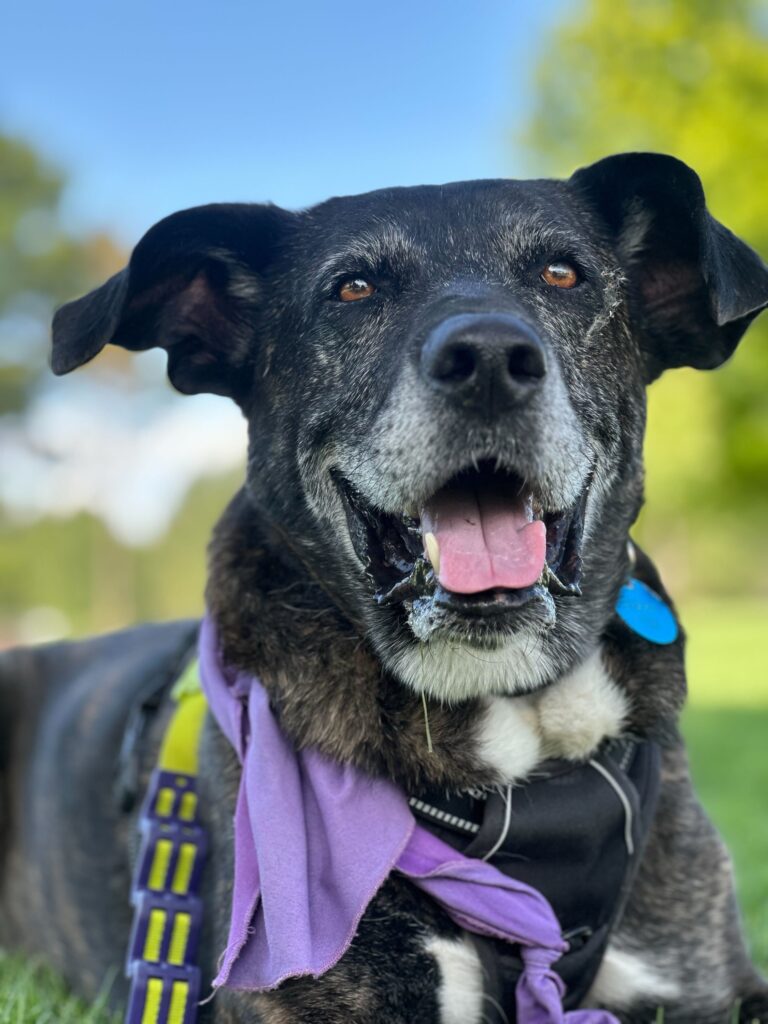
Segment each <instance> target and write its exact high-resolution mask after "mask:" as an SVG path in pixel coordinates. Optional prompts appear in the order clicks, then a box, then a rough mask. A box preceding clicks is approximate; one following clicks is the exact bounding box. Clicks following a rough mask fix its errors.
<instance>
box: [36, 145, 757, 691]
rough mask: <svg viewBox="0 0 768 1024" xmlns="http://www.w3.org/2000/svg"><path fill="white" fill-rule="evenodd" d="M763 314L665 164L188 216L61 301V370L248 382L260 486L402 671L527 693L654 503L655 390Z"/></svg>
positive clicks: (547, 674)
mask: <svg viewBox="0 0 768 1024" xmlns="http://www.w3.org/2000/svg"><path fill="white" fill-rule="evenodd" d="M766 304H768V271H766V268H765V266H764V265H763V264H762V262H761V261H760V259H759V258H758V257H757V256H756V255H755V254H754V253H753V252H752V251H751V250H750V249H749V248H748V247H747V246H746V245H744V244H743V243H742V242H740V241H739V240H738V239H736V238H734V236H733V235H731V234H730V233H729V232H727V231H726V230H725V229H724V228H723V227H722V226H721V225H719V224H718V223H717V222H716V221H714V220H713V219H712V218H711V217H710V216H709V214H708V213H707V212H706V209H705V206H704V200H703V195H702V192H701V186H700V183H699V181H698V178H696V176H695V175H694V174H693V172H692V171H690V170H689V169H688V168H686V167H685V166H684V165H683V164H680V163H679V162H678V161H676V160H674V159H672V158H669V157H661V156H656V155H652V154H636V155H627V156H622V157H614V158H610V159H608V160H604V161H601V162H600V163H599V164H596V165H593V166H592V167H589V168H586V169H584V170H582V171H579V172H577V173H576V174H575V175H574V176H573V177H572V178H571V179H569V180H568V181H564V182H561V181H528V182H514V181H479V182H467V183H460V184H453V185H447V186H433V187H423V188H409V189H391V190H386V191H382V192H375V193H371V194H368V195H362V196H353V197H348V198H342V199H333V200H330V201H329V202H327V203H324V204H322V205H320V206H317V207H315V208H313V209H311V210H308V211H306V212H302V213H297V214H294V213H288V212H286V211H284V210H280V209H278V208H275V207H264V206H211V207H201V208H198V209H195V210H189V211H185V212H182V213H179V214H175V215H173V216H172V217H170V218H167V219H166V220H165V221H162V222H161V223H160V224H159V225H157V226H156V227H155V228H153V229H152V230H151V231H150V232H149V233H148V234H147V235H146V236H145V237H144V239H143V240H142V241H141V242H140V243H139V245H138V246H137V248H136V250H135V251H134V254H133V256H132V259H131V263H130V266H129V267H128V268H127V269H126V270H125V271H123V272H122V273H121V274H119V275H117V276H116V277H115V278H113V279H112V280H111V281H110V282H108V283H107V284H106V285H104V286H103V287H102V288H101V289H99V290H98V291H96V292H94V293H92V294H91V295H90V296H86V297H85V298H84V299H81V300H79V301H78V302H75V303H72V304H70V305H69V306H66V307H64V308H63V309H62V310H61V311H60V312H59V314H58V315H57V321H56V323H55V332H54V357H53V366H54V370H55V371H56V372H61V373H63V372H67V371H68V370H70V369H72V368H73V367H74V366H77V365H80V364H81V363H82V362H84V361H86V360H87V359H90V358H91V357H92V356H94V355H95V354H96V353H97V352H98V351H99V350H100V349H101V348H102V347H103V345H104V344H105V343H107V342H112V343H115V344H120V345H123V346H125V347H127V348H131V349H144V348H148V347H150V346H153V345H162V346H163V347H165V348H166V349H167V350H168V353H169V364H168V366H169V375H170V377H171V380H172V381H173V383H174V384H175V385H176V386H177V387H178V388H179V390H182V391H186V392H192V391H214V392H217V393H223V394H228V395H231V396H232V397H233V398H234V399H235V400H236V401H237V402H238V404H239V405H240V406H241V408H242V409H243V411H244V413H245V415H246V417H247V419H248V423H249V434H250V447H249V460H248V477H247V489H248V492H249V495H250V497H251V499H252V501H253V503H254V506H255V508H256V509H258V512H259V513H260V514H261V515H263V516H265V517H267V518H268V519H269V520H270V522H271V523H272V524H273V526H274V527H275V528H276V530H277V534H278V535H279V536H280V537H281V539H282V543H284V544H285V545H286V547H287V548H289V549H290V550H291V552H292V553H293V554H295V555H298V557H299V558H300V559H301V560H302V561H303V562H304V564H305V565H306V566H307V567H308V568H309V570H310V571H311V572H312V574H313V575H314V576H315V578H316V579H319V580H320V581H321V582H322V583H323V584H324V586H325V587H326V589H327V590H328V591H329V593H331V595H333V596H334V598H335V599H336V600H337V601H338V602H339V603H340V604H342V605H343V607H344V608H345V609H346V611H347V612H348V614H350V615H351V616H352V617H353V618H354V619H356V620H357V621H358V622H359V623H361V624H362V626H363V627H364V628H365V630H366V631H367V633H368V635H369V637H370V639H371V642H372V643H373V645H374V646H375V647H376V649H377V651H378V653H379V655H380V657H381V658H382V661H383V662H384V664H385V665H386V666H387V667H388V668H389V669H390V670H391V671H393V672H394V673H395V674H396V675H397V676H398V677H399V678H400V679H401V680H402V681H404V682H406V683H408V684H410V685H412V686H414V687H416V688H419V689H424V690H428V691H430V692H431V693H433V694H434V695H435V696H438V697H440V698H441V699H445V700H458V699H462V698H465V697H467V696H471V695H476V694H479V693H487V692H523V691H526V690H531V689H534V688H536V687H539V686H542V685H544V684H546V683H547V682H549V681H551V680H552V679H554V678H556V677H557V676H558V675H560V674H561V673H562V672H563V671H564V670H565V669H566V668H568V667H569V666H570V665H571V664H573V663H574V661H575V660H576V659H577V658H578V657H580V656H583V655H584V654H585V653H586V652H587V650H588V649H589V648H590V646H592V645H593V644H594V643H595V640H596V638H597V636H598V635H599V632H600V630H601V628H602V627H603V625H604V623H605V621H606V618H607V617H608V615H609V614H610V611H611V608H612V605H613V601H614V599H615V595H616V592H617V590H618V587H619V586H620V584H621V582H622V580H623V578H624V576H625V574H626V555H625V548H626V538H627V530H628V528H629V526H630V524H631V523H632V521H633V520H634V517H635V516H636V514H637V511H638V508H639V505H640V501H641V493H642V458H641V455H642V436H643V427H644V410H645V402H644V389H645V385H646V384H647V383H648V382H649V381H650V380H652V379H653V378H654V377H656V376H658V374H659V373H660V372H662V371H663V370H664V369H666V368H668V367H671V366H680V365H692V366H698V367H702V368H709V367H714V366H717V365H719V363H721V362H722V361H723V360H724V359H725V358H727V357H728V356H729V355H730V353H731V352H732V351H733V349H734V348H735V346H736V344H737V342H738V339H739V338H740V336H741V334H742V333H743V332H744V330H745V329H746V327H747V326H748V324H749V322H750V321H751V319H752V318H753V317H754V316H755V315H756V313H757V312H758V311H759V310H760V309H761V308H764V307H765V305H766Z"/></svg>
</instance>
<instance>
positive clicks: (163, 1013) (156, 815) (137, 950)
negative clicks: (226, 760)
mask: <svg viewBox="0 0 768 1024" xmlns="http://www.w3.org/2000/svg"><path fill="white" fill-rule="evenodd" d="M172 698H173V700H174V702H175V707H174V710H173V713H172V715H171V719H170V722H169V724H168V726H167V728H166V731H165V735H164V738H163V742H162V746H161V748H160V754H159V756H158V761H157V767H156V768H155V769H154V771H153V772H152V776H151V778H150V782H149V787H148V790H147V796H146V799H145V801H144V804H143V806H142V809H141V814H140V818H139V830H140V834H141V845H140V849H139V855H138V858H137V860H136V866H135V871H134V876H133V883H132V886H131V903H132V905H133V908H134V913H133V927H132V929H131V939H130V943H129V946H128V957H127V962H126V974H127V976H128V978H129V980H130V983H131V985H130V996H129V1000H128V1009H127V1011H126V1015H125V1024H194V1022H195V1020H196V1019H197V1005H198V999H199V996H200V977H201V974H200V968H199V967H198V966H197V950H198V946H199V942H200V932H201V928H202V917H203V907H202V902H201V900H200V897H199V889H200V880H201V876H202V869H203V863H204V860H205V854H206V850H207V841H206V833H205V830H204V828H203V827H202V826H201V825H200V823H199V818H198V806H197V768H198V746H199V739H200V732H201V729H202V726H203V721H204V719H205V713H206V708H207V704H206V700H205V697H204V695H203V693H202V691H201V689H200V680H199V676H198V670H197V661H196V660H194V661H192V662H191V664H190V665H189V666H188V667H187V669H186V670H185V671H184V673H183V674H182V675H181V677H180V678H179V680H178V681H177V683H176V684H175V685H174V687H173V690H172Z"/></svg>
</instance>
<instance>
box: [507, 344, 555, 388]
mask: <svg viewBox="0 0 768 1024" xmlns="http://www.w3.org/2000/svg"><path fill="white" fill-rule="evenodd" d="M507 371H508V373H509V375H510V377H513V378H514V379H515V380H530V381H534V380H540V379H541V378H542V377H543V376H544V374H545V373H546V367H545V365H544V353H543V351H542V349H541V348H540V346H538V345H531V344H529V343H528V342H522V343H520V344H518V345H513V346H512V347H511V348H510V349H509V350H508V351H507Z"/></svg>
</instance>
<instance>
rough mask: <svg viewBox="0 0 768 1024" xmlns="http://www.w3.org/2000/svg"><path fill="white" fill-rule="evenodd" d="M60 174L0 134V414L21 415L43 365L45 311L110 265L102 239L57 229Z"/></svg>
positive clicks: (111, 255) (110, 253)
mask: <svg viewBox="0 0 768 1024" xmlns="http://www.w3.org/2000/svg"><path fill="white" fill-rule="evenodd" d="M63 189H64V179H63V177H62V176H61V175H60V174H59V173H58V172H57V171H55V170H54V169H53V168H52V167H49V166H48V165H47V164H46V163H45V162H44V161H43V160H42V159H41V158H40V157H39V156H38V154H37V153H35V151H34V150H33V149H31V148H30V147H29V146H28V145H26V144H25V143H24V142H21V141H19V140H17V139H13V138H9V137H7V136H3V135H0V411H2V412H6V413H7V412H21V411H22V410H23V409H24V407H25V405H26V403H27V402H28V400H29V397H30V395H31V393H32V390H33V388H34V385H35V383H36V381H37V380H38V379H39V377H40V374H41V373H42V372H43V371H44V370H45V367H46V354H47V353H46V349H47V342H48V324H49V322H50V317H51V313H52V311H53V308H54V307H55V306H56V305H57V304H58V303H60V302H63V301H64V300H65V299H68V298H72V297H73V296H75V295H78V294H80V293H81V292H83V291H85V290H86V289H87V288H89V287H90V286H91V285H92V284H93V283H94V282H95V280H96V279H97V278H98V277H100V276H101V275H102V274H103V273H104V272H105V271H106V272H107V273H109V272H111V271H112V270H113V269H114V267H115V264H116V250H115V248H114V246H113V245H112V244H111V243H110V242H109V240H108V239H107V238H105V237H103V236H92V237H90V238H87V239H77V238H74V237H72V236H71V235H69V234H67V232H66V231H65V230H64V229H63V227H62V224H61V217H60V203H61V197H62V192H63Z"/></svg>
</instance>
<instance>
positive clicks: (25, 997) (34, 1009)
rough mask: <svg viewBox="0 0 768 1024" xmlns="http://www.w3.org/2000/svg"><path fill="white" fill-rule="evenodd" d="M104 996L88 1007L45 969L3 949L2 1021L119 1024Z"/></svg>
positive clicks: (13, 1023)
mask: <svg viewBox="0 0 768 1024" xmlns="http://www.w3.org/2000/svg"><path fill="white" fill-rule="evenodd" d="M119 1020H120V1018H119V1017H117V1016H112V1015H110V1014H109V1013H107V1012H106V1010H105V1008H104V999H103V998H102V999H100V1000H98V1001H97V1003H96V1005H95V1006H91V1007H88V1006H85V1005H84V1004H83V1003H81V1002H80V1000H79V999H74V998H73V997H72V996H71V995H70V994H69V992H68V991H67V989H66V987H65V985H64V984H63V982H61V981H60V980H59V979H58V978H57V977H56V976H55V975H54V974H53V973H52V972H51V971H49V970H47V969H46V968H44V967H42V966H40V965H38V964H34V963H30V962H25V961H23V960H21V959H19V958H18V957H13V956H6V955H4V954H3V953H2V952H0V1024H118V1022H119Z"/></svg>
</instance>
